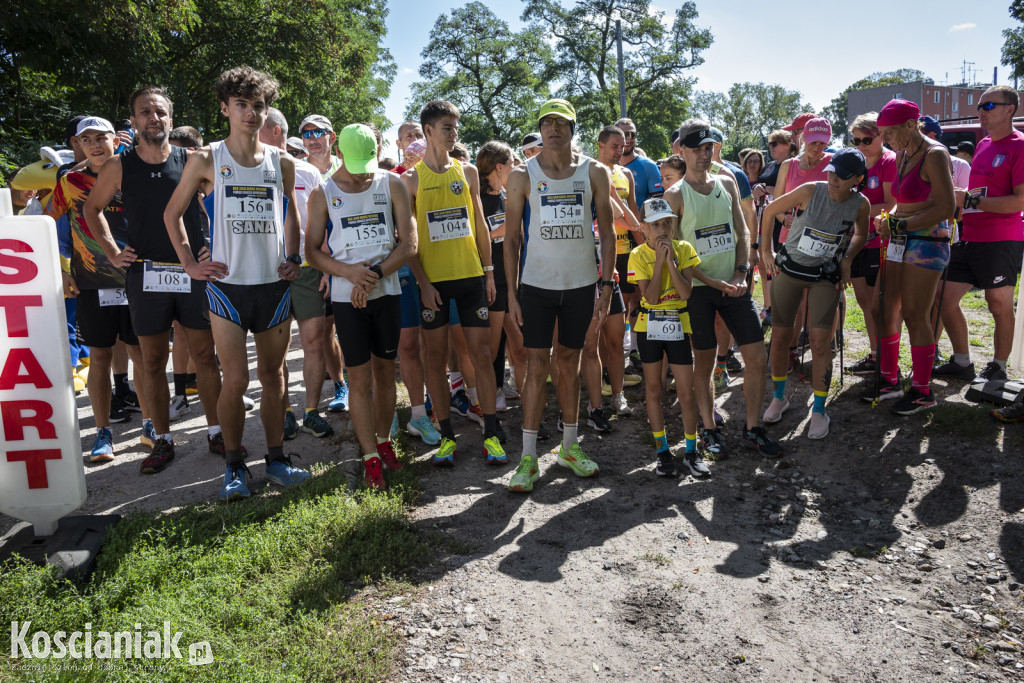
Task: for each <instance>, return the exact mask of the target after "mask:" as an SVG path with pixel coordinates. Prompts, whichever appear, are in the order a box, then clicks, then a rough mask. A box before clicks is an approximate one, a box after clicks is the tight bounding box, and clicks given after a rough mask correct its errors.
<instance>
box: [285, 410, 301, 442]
mask: <svg viewBox="0 0 1024 683" xmlns="http://www.w3.org/2000/svg"><path fill="white" fill-rule="evenodd" d="M298 435H299V422H298V420H296V419H295V413H293V412H292V411H290V410H289V411H287V412H285V414H284V440H285V441H291V440H292V439H294V438H295V437H297V436H298Z"/></svg>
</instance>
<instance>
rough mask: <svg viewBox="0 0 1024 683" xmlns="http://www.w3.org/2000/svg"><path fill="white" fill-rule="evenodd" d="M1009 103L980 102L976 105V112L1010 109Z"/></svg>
mask: <svg viewBox="0 0 1024 683" xmlns="http://www.w3.org/2000/svg"><path fill="white" fill-rule="evenodd" d="M1012 106H1013V104H1011V103H1009V102H981V103H979V104H978V111H992V110H993V109H995V108H996V107H1012Z"/></svg>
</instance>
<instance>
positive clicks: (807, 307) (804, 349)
mask: <svg viewBox="0 0 1024 683" xmlns="http://www.w3.org/2000/svg"><path fill="white" fill-rule="evenodd" d="M808 292H810V290H809V289H805V290H804V327H803V330H801V331H800V334H803V333H804V331H806V332H807V343H806V344H803V345H802V346H801V347H800V381H801V382H803V381H804V356H805V355H806V354H807V347H808V346H810V345H811V331H810V330H808V329H807V322H808V320H809V316H810V305H809V302H808V301H807V300H808V299H809V298H810V297H809V296H807V294H808ZM799 341H800V337H799V336H797V342H798V343H799ZM811 362H812V364H813V362H814V356H811Z"/></svg>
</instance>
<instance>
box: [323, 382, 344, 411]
mask: <svg viewBox="0 0 1024 683" xmlns="http://www.w3.org/2000/svg"><path fill="white" fill-rule="evenodd" d="M327 410H329V411H330V412H332V413H339V412H341V411H343V410H348V385H347V384H345V383H344V382H335V383H334V399H332V400H331V402H330V403H328V404H327Z"/></svg>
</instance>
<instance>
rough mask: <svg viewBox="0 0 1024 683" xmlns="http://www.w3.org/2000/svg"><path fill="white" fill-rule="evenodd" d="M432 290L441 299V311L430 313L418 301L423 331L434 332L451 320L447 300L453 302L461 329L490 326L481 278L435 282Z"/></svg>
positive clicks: (485, 291)
mask: <svg viewBox="0 0 1024 683" xmlns="http://www.w3.org/2000/svg"><path fill="white" fill-rule="evenodd" d="M434 288H435V289H437V293H438V296H440V297H441V301H442V305H441V310H440V311H432V310H430V309H429V308H427V307H426V306H424V305H423V302H422V301H420V321H421V324H422V325H423V329H425V330H436V329H437V328H439V327H444V326H445V325H447V324H448V323H449V320H450V318H451V307H450V306H448V305H447V302H448V300H449V299H452V300H454V305H455V308H456V309H457V310H458V312H459V319H460V322H461V324H462V326H463V327H488V326H489V325H490V324H491V323H490V320H489V318H488V310H487V290H486V289H485V287H484V278H483V276H480V277H467V278H462V279H461V280H446V281H444V282H435V283H434Z"/></svg>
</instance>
